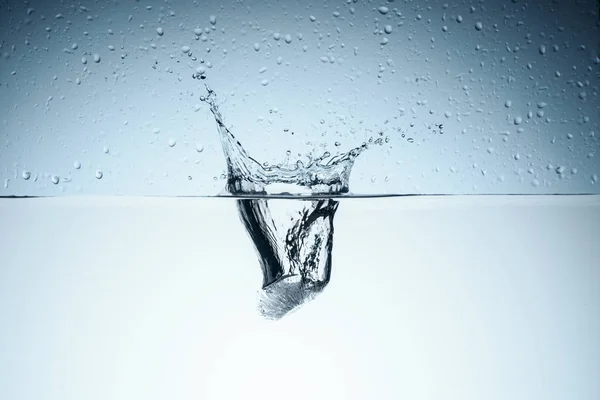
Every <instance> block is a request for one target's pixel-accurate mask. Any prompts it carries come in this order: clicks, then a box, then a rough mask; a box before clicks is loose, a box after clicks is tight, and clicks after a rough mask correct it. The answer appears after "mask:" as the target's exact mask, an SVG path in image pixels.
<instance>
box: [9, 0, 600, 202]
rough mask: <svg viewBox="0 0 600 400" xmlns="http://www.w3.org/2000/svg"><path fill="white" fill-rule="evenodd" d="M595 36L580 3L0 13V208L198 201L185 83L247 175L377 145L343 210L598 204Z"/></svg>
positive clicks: (38, 3) (202, 127)
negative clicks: (521, 202) (453, 200)
mask: <svg viewBox="0 0 600 400" xmlns="http://www.w3.org/2000/svg"><path fill="white" fill-rule="evenodd" d="M381 7H387V10H386V9H383V8H381ZM386 11H387V12H386ZM211 16H214V18H211ZM211 19H212V21H211ZM598 21H599V15H598V3H597V1H595V0H586V1H572V0H561V1H529V2H527V1H523V0H512V1H463V2H447V3H444V1H387V2H386V1H385V0H378V1H362V0H358V1H355V0H346V1H344V0H339V1H317V2H306V1H290V0H287V1H270V2H266V1H258V0H255V1H239V0H238V1H184V0H176V1H110V2H109V1H106V2H104V1H96V2H93V1H82V2H79V1H77V2H74V1H69V0H64V1H60V2H59V1H51V0H32V1H25V2H23V1H19V2H16V1H0V46H1V47H0V109H1V111H0V121H1V122H0V138H1V139H0V195H72V194H128V195H214V194H217V193H218V192H220V191H221V189H222V188H223V185H224V180H223V173H224V172H225V161H224V157H223V155H222V151H221V149H220V144H219V140H218V136H217V132H216V130H215V123H214V120H213V119H212V116H211V115H210V113H209V111H208V109H207V107H206V106H205V104H203V103H201V102H200V100H199V96H200V95H202V94H203V87H202V83H201V82H200V81H197V80H193V79H192V74H193V73H194V72H195V71H202V70H204V69H205V70H206V76H207V79H206V82H207V83H209V84H210V85H211V87H212V88H213V89H214V90H215V91H216V92H217V93H218V95H219V98H220V101H221V102H222V105H221V110H222V112H223V114H224V117H225V119H226V123H227V125H228V126H231V127H232V128H231V129H232V131H233V132H234V133H235V134H237V136H238V138H239V139H240V140H241V142H242V143H243V144H244V146H245V147H246V149H247V150H248V151H249V152H250V154H251V155H252V156H254V157H255V158H257V159H259V160H261V161H268V162H278V161H281V160H282V159H284V157H285V153H286V151H287V150H291V151H292V153H293V154H297V153H303V154H304V153H306V152H307V151H310V150H314V151H316V153H322V152H323V151H325V150H329V151H331V152H332V153H334V152H336V151H345V150H348V149H350V148H352V147H354V146H356V145H360V144H361V143H362V142H363V141H365V140H366V139H368V137H370V136H372V135H377V132H379V131H384V132H385V133H386V134H387V135H388V136H389V137H390V141H389V143H387V144H386V145H385V146H383V147H376V148H372V149H370V150H369V151H368V152H367V153H365V154H363V155H362V156H361V157H360V158H359V159H358V161H357V163H356V165H355V169H354V173H353V175H352V179H351V183H350V185H351V187H350V189H351V191H353V192H356V193H475V194H477V193H600V183H598V182H597V180H598V175H599V174H600V168H599V157H600V154H598V150H599V147H600V145H599V140H598V136H599V135H600V129H599V121H600V107H599V106H598V104H599V102H598V83H599V81H600V79H599V78H600V73H599V69H600V58H599V51H600V35H599V29H598V27H599V25H598ZM286 35H289V36H286ZM185 46H187V47H189V51H187V48H186V47H185ZM199 68H200V69H199ZM436 124H443V132H444V133H443V134H440V133H439V128H437V127H436ZM286 130H287V132H286ZM434 131H435V132H434ZM291 132H294V135H292V134H291ZM403 134H404V137H403V136H402V135H403ZM408 138H412V142H409V141H408ZM336 142H339V146H336V144H335V143H336Z"/></svg>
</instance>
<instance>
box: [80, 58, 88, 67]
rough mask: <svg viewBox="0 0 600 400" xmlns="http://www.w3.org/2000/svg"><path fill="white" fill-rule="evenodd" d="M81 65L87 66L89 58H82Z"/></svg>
mask: <svg viewBox="0 0 600 400" xmlns="http://www.w3.org/2000/svg"><path fill="white" fill-rule="evenodd" d="M81 63H82V64H83V65H85V64H87V58H85V57H81Z"/></svg>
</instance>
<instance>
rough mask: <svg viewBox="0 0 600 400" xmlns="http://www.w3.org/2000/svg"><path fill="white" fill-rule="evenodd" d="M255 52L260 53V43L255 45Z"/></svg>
mask: <svg viewBox="0 0 600 400" xmlns="http://www.w3.org/2000/svg"><path fill="white" fill-rule="evenodd" d="M254 50H255V51H259V50H260V43H254Z"/></svg>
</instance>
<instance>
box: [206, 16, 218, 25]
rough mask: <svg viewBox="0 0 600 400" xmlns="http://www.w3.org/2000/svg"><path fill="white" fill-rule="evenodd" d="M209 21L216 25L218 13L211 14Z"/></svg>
mask: <svg viewBox="0 0 600 400" xmlns="http://www.w3.org/2000/svg"><path fill="white" fill-rule="evenodd" d="M208 21H209V22H210V23H211V24H212V25H216V24H217V16H216V15H211V16H210V17H208Z"/></svg>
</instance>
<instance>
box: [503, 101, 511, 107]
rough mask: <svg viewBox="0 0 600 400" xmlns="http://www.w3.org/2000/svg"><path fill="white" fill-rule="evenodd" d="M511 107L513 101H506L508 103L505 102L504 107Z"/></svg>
mask: <svg viewBox="0 0 600 400" xmlns="http://www.w3.org/2000/svg"><path fill="white" fill-rule="evenodd" d="M511 106H512V101H510V100H506V101H505V102H504V107H506V108H510V107H511Z"/></svg>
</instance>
